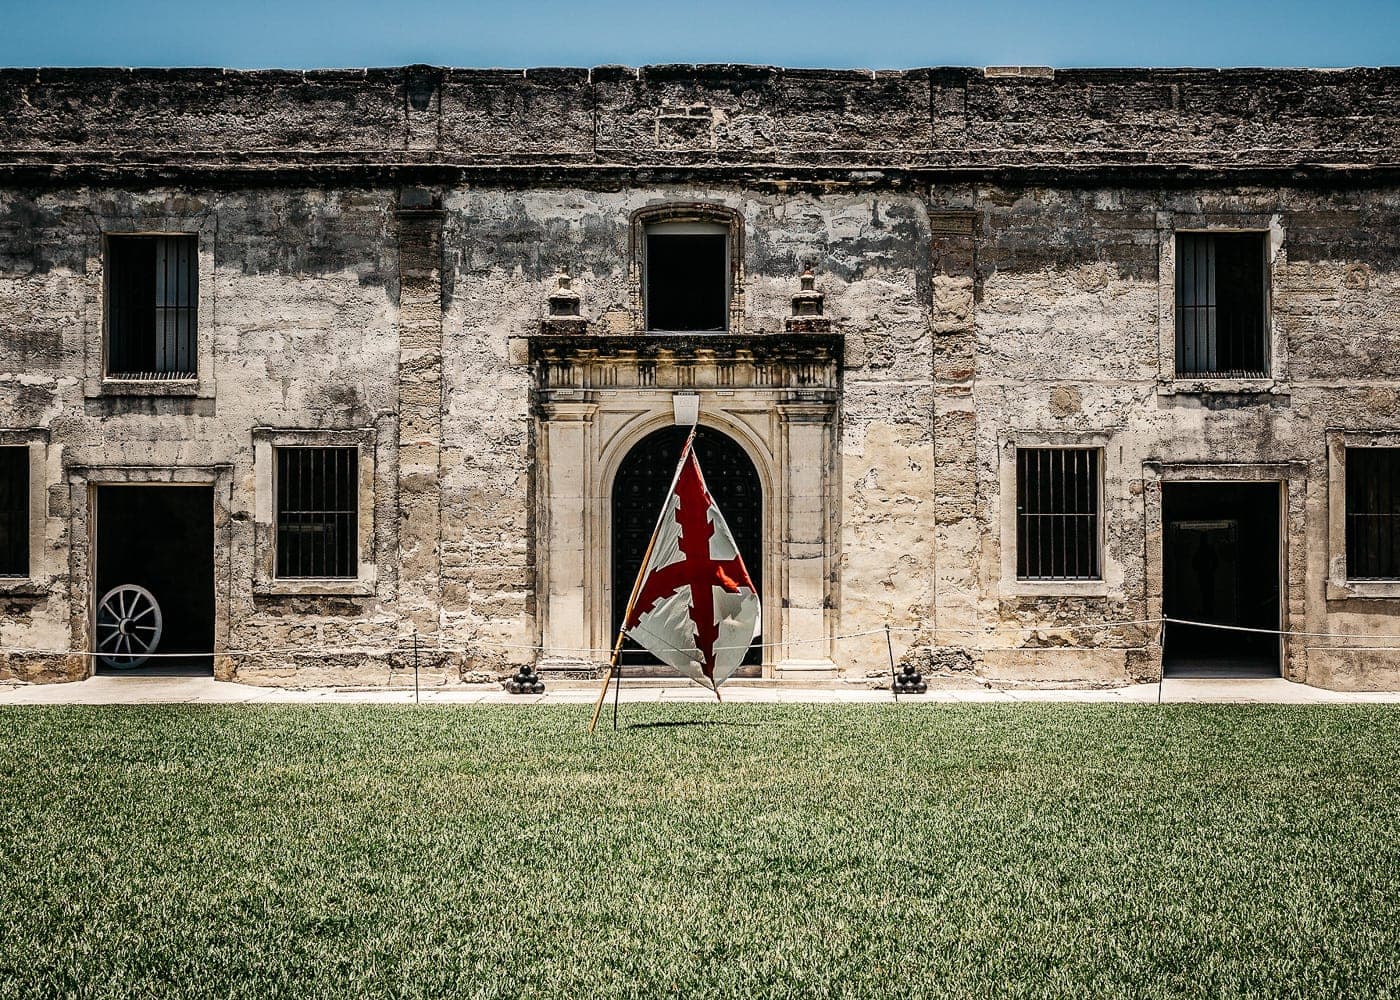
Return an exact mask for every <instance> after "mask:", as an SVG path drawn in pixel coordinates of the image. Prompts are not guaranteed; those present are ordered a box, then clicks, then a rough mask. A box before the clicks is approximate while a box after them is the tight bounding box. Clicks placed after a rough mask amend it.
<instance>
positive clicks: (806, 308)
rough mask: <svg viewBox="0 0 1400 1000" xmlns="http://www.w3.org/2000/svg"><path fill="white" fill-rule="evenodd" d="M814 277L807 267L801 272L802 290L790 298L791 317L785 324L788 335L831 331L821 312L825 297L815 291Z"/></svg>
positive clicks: (828, 322)
mask: <svg viewBox="0 0 1400 1000" xmlns="http://www.w3.org/2000/svg"><path fill="white" fill-rule="evenodd" d="M816 285H817V279H816V275H814V274H813V273H812V268H811V266H810V265H809V266H808V267H806V268H804V269H803V271H802V289H801V291H799V292H798V293H797V294H796V295H794V296H793V297H792V315H791V316H789V317H788V319H787V322H786V324H785V326H786V328H787V330H788V332H789V333H826V332H827V331H829V330H830V329H831V320H829V319H827V318H826V316H825V315H824V312H823V310H824V309H825V305H826V296H825V295H823V294H822V293H821V292H819V291H817V287H816Z"/></svg>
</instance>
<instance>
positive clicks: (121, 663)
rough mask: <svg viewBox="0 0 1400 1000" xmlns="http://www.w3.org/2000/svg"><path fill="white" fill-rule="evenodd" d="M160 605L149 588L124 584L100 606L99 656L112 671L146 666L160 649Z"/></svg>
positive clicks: (107, 594)
mask: <svg viewBox="0 0 1400 1000" xmlns="http://www.w3.org/2000/svg"><path fill="white" fill-rule="evenodd" d="M160 630H161V617H160V605H159V604H157V603H156V599H155V595H153V594H152V593H151V592H150V591H149V590H147V589H146V588H145V587H138V586H137V585H136V584H134V583H124V584H122V585H121V586H120V587H113V588H112V589H111V590H109V591H107V593H106V594H105V595H103V597H102V600H100V601H98V602H97V653H98V656H99V657H100V658H101V660H102V662H103V663H105V664H107V666H109V667H116V668H117V669H119V670H127V669H129V668H131V667H139V666H140V665H141V664H143V663H145V662H146V660H147V659H148V658H149V657H150V655H151V654H152V653H154V652H155V651H156V647H158V646H159V645H160Z"/></svg>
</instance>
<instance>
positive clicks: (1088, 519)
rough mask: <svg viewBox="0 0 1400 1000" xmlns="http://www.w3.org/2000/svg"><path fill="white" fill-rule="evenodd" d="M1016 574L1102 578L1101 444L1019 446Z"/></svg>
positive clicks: (1033, 577) (1035, 577) (1022, 577)
mask: <svg viewBox="0 0 1400 1000" xmlns="http://www.w3.org/2000/svg"><path fill="white" fill-rule="evenodd" d="M1016 578H1017V579H1018V580H1098V579H1100V571H1099V449H1097V448H1018V449H1017V451H1016Z"/></svg>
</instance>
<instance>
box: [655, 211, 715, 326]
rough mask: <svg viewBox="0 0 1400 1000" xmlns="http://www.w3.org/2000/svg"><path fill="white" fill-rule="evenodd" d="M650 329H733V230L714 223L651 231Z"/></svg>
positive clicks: (662, 225) (677, 224) (666, 225)
mask: <svg viewBox="0 0 1400 1000" xmlns="http://www.w3.org/2000/svg"><path fill="white" fill-rule="evenodd" d="M646 326H647V329H648V330H674V331H722V330H726V329H728V326H729V229H728V227H726V226H723V225H721V224H719V223H711V222H672V223H657V224H655V225H652V226H648V227H647V230H646Z"/></svg>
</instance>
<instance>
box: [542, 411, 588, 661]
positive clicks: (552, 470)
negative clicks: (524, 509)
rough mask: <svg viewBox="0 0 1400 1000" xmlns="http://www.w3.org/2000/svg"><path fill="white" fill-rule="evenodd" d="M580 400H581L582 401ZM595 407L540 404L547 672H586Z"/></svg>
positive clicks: (543, 579)
mask: <svg viewBox="0 0 1400 1000" xmlns="http://www.w3.org/2000/svg"><path fill="white" fill-rule="evenodd" d="M581 395H582V394H580V396H581ZM596 411H597V406H596V405H595V404H593V403H592V402H590V401H587V400H585V399H583V398H579V399H574V400H557V401H543V402H542V403H541V404H540V416H541V418H542V419H541V435H540V449H539V477H540V479H539V482H540V489H539V494H540V496H539V500H540V502H539V509H538V513H537V525H538V529H537V530H538V533H539V550H538V551H539V574H540V580H539V585H540V592H541V594H542V596H543V598H544V599H543V600H542V601H541V602H540V633H541V645H542V646H544V652H543V654H542V656H541V664H542V665H543V666H546V667H556V668H557V667H590V666H591V665H592V663H591V659H590V657H589V656H588V655H587V654H586V653H584V652H583V650H584V649H586V648H587V647H588V646H589V645H590V641H589V640H590V639H591V638H592V636H591V633H590V629H589V601H588V596H589V594H588V583H587V581H588V573H587V561H586V560H587V558H588V556H589V554H590V552H591V551H592V549H591V542H590V539H591V532H590V530H589V528H590V525H591V521H590V518H589V516H588V514H589V503H590V501H589V498H590V496H591V495H592V491H591V490H590V481H591V475H590V471H591V468H592V465H593V462H592V461H591V457H590V456H591V455H592V452H593V450H594V445H593V442H592V439H591V436H592V423H593V415H594V413H595V412H596Z"/></svg>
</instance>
